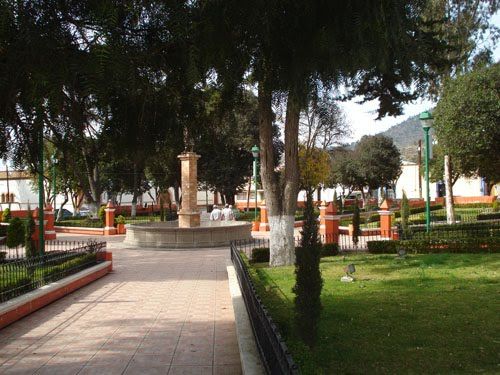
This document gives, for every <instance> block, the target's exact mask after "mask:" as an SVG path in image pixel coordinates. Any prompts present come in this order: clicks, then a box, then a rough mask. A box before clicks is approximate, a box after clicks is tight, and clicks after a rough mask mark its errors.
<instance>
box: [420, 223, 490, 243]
mask: <svg viewBox="0 0 500 375" xmlns="http://www.w3.org/2000/svg"><path fill="white" fill-rule="evenodd" d="M499 232H500V225H495V224H491V223H464V224H443V225H435V226H433V227H432V228H431V232H430V233H427V232H426V230H425V227H412V236H411V237H412V238H413V239H419V238H435V239H439V238H450V239H453V238H478V237H479V238H483V237H491V236H495V234H498V233H499Z"/></svg>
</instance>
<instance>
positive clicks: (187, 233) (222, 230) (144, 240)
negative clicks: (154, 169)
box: [123, 152, 252, 249]
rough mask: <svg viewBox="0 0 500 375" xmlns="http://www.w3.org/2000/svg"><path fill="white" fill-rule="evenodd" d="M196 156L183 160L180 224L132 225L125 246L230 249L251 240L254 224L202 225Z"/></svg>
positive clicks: (186, 157)
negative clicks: (237, 241) (234, 245)
mask: <svg viewBox="0 0 500 375" xmlns="http://www.w3.org/2000/svg"><path fill="white" fill-rule="evenodd" d="M199 157H200V156H199V155H197V154H195V153H194V152H184V153H182V154H181V155H179V159H181V182H182V184H181V186H182V208H181V210H180V211H179V221H169V222H160V223H155V222H152V223H143V224H128V225H127V235H126V236H125V240H124V242H123V243H124V244H125V245H129V246H134V247H150V248H151V247H155V248H162V249H183V248H186V249H187V248H189V249H192V248H196V247H219V246H229V242H230V241H232V240H246V239H250V238H251V227H252V224H250V223H247V222H244V221H201V220H200V212H199V211H198V206H197V203H198V202H197V193H198V177H197V160H198V158H199Z"/></svg>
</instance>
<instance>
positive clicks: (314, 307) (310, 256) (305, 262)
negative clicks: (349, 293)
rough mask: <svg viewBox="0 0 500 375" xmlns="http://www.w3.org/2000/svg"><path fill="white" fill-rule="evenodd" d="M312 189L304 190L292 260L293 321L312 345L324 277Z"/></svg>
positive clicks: (302, 335)
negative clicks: (298, 239)
mask: <svg viewBox="0 0 500 375" xmlns="http://www.w3.org/2000/svg"><path fill="white" fill-rule="evenodd" d="M312 195H313V193H312V190H311V189H309V190H308V191H307V200H306V207H305V211H304V227H303V229H302V239H301V246H300V247H299V248H297V249H296V254H295V256H296V260H295V277H296V279H295V286H294V287H293V292H294V293H295V300H294V303H295V322H296V326H297V328H298V333H299V335H300V337H301V338H302V340H303V341H304V343H305V344H306V345H308V346H309V347H313V346H314V345H315V343H316V339H317V335H318V324H319V318H320V314H321V288H322V287H323V279H322V278H321V271H320V269H319V263H320V253H321V243H320V241H319V238H318V222H317V220H316V218H315V217H314V208H313V203H312V201H313V196H312Z"/></svg>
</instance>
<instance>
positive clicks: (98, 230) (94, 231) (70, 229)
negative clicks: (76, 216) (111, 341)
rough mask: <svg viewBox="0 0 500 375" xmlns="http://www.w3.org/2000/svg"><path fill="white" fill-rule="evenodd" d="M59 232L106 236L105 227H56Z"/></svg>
mask: <svg viewBox="0 0 500 375" xmlns="http://www.w3.org/2000/svg"><path fill="white" fill-rule="evenodd" d="M55 229H56V232H57V233H72V234H88V235H90V236H104V228H88V227H61V226H56V227H55Z"/></svg>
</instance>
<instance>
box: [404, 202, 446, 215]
mask: <svg viewBox="0 0 500 375" xmlns="http://www.w3.org/2000/svg"><path fill="white" fill-rule="evenodd" d="M430 209H431V211H439V210H442V209H443V205H442V204H435V205H434V206H431V207H430ZM422 212H425V207H414V208H410V215H413V214H420V213H422ZM394 217H395V218H398V217H401V211H394Z"/></svg>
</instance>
